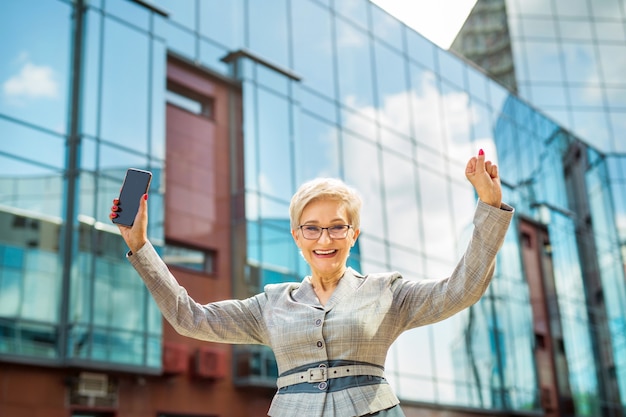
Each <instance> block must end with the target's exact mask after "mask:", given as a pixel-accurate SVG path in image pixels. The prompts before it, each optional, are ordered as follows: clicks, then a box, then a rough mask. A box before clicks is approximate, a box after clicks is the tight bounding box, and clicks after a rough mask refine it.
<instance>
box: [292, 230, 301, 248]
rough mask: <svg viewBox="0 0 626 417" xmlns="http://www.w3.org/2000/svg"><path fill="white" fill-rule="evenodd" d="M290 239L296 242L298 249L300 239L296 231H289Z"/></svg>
mask: <svg viewBox="0 0 626 417" xmlns="http://www.w3.org/2000/svg"><path fill="white" fill-rule="evenodd" d="M291 237H293V241H294V242H296V246H297V247H300V239H299V236H298V231H297V230H293V229H292V230H291Z"/></svg>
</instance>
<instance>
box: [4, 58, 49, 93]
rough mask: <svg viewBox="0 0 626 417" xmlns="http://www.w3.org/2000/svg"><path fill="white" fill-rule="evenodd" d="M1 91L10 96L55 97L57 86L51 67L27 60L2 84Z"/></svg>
mask: <svg viewBox="0 0 626 417" xmlns="http://www.w3.org/2000/svg"><path fill="white" fill-rule="evenodd" d="M2 91H3V93H4V94H5V95H6V96H7V97H12V98H40V97H43V98H56V97H58V94H59V86H58V84H57V82H56V80H55V77H54V71H53V70H52V68H51V67H48V66H45V65H42V66H39V65H35V64H33V63H31V62H27V63H25V64H24V66H22V69H21V70H20V72H19V73H17V74H16V75H14V76H12V77H11V78H9V79H8V80H6V81H5V82H4V83H3V84H2Z"/></svg>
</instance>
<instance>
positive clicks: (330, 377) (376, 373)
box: [277, 361, 387, 394]
mask: <svg viewBox="0 0 626 417" xmlns="http://www.w3.org/2000/svg"><path fill="white" fill-rule="evenodd" d="M386 383H387V380H386V379H385V378H384V369H383V368H382V367H381V366H378V365H372V364H370V363H366V362H354V361H333V362H331V363H328V362H318V363H314V364H309V365H306V366H302V367H299V368H296V369H292V370H291V371H288V372H285V373H283V374H282V375H281V376H280V377H279V378H278V380H277V385H278V394H294V393H302V392H308V393H322V392H325V393H327V392H335V391H341V390H344V389H347V388H352V387H358V386H364V385H378V384H386Z"/></svg>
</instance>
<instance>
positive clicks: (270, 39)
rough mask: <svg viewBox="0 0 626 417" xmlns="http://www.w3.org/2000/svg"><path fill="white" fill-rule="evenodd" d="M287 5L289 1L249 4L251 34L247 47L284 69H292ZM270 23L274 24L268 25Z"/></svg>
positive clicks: (254, 2)
mask: <svg viewBox="0 0 626 417" xmlns="http://www.w3.org/2000/svg"><path fill="white" fill-rule="evenodd" d="M287 3H288V0H268V1H263V2H259V1H249V2H247V8H248V13H247V20H248V21H247V26H248V30H249V33H248V36H247V38H246V46H248V47H249V48H250V49H252V50H253V51H255V53H256V54H258V55H260V56H262V57H263V58H265V59H267V60H269V61H270V62H272V63H274V64H276V65H279V66H281V67H284V68H290V67H291V61H290V57H289V39H291V33H292V32H291V30H290V28H289V25H288V20H287ZM270 21H271V22H272V24H271V25H268V24H267V22H270Z"/></svg>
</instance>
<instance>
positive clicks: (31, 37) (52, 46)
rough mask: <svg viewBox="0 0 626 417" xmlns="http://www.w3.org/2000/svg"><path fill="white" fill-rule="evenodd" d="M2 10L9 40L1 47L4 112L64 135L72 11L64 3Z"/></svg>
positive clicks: (0, 27) (0, 20)
mask: <svg viewBox="0 0 626 417" xmlns="http://www.w3.org/2000/svg"><path fill="white" fill-rule="evenodd" d="M1 7H2V13H0V36H1V37H2V39H5V41H4V42H2V43H1V44H0V59H1V60H2V62H4V63H5V64H4V65H2V68H0V114H2V115H3V117H4V118H7V117H10V118H13V119H18V120H21V121H23V122H26V123H30V124H32V125H35V126H39V127H41V128H43V129H47V130H49V131H53V132H58V133H61V134H63V133H65V132H66V129H67V124H66V123H67V120H66V116H67V108H68V102H67V97H68V88H69V87H68V83H69V77H68V74H69V72H70V68H69V63H70V49H69V48H70V31H71V23H70V22H71V21H70V17H71V16H70V15H71V13H72V8H71V6H70V5H68V4H66V3H62V2H60V1H46V2H43V3H41V2H40V1H37V0H26V1H20V2H9V3H6V4H3V5H2V6H1ZM33 10H37V13H35V14H34V13H33V12H32V11H33ZM24 22H29V24H28V25H24V24H23V23H24ZM8 39H10V40H11V41H10V42H9V41H6V40H8ZM42 39H45V40H46V42H41V40H42ZM3 140H4V139H3Z"/></svg>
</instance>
